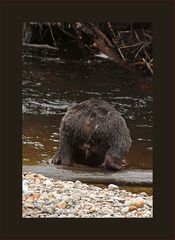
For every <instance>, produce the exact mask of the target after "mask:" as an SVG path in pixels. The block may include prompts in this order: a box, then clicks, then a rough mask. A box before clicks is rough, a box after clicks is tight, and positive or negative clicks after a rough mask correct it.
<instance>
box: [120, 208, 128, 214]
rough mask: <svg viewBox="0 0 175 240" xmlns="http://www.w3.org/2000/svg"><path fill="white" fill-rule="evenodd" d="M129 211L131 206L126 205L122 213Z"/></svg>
mask: <svg viewBox="0 0 175 240" xmlns="http://www.w3.org/2000/svg"><path fill="white" fill-rule="evenodd" d="M128 211H129V207H124V208H122V210H121V213H127V212H128Z"/></svg>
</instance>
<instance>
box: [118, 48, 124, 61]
mask: <svg viewBox="0 0 175 240" xmlns="http://www.w3.org/2000/svg"><path fill="white" fill-rule="evenodd" d="M117 49H118V51H119V53H120V56H121V57H122V59H123V61H125V62H126V58H125V57H124V55H123V53H122V51H121V49H120V48H119V47H118V48H117Z"/></svg>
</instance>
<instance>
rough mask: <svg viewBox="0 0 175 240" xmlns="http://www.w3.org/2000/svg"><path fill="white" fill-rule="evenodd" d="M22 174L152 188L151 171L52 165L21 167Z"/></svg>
mask: <svg viewBox="0 0 175 240" xmlns="http://www.w3.org/2000/svg"><path fill="white" fill-rule="evenodd" d="M23 172H32V173H40V174H43V175H44V176H46V177H50V178H53V179H58V180H66V181H76V180H80V181H82V182H86V183H94V184H99V183H101V184H108V183H115V184H117V185H119V186H121V185H125V186H145V187H147V186H152V183H153V172H152V170H141V169H137V170H135V169H130V170H123V171H120V172H109V171H106V170H102V169H97V168H88V167H81V168H77V167H63V166H53V165H46V166H40V165H33V166H27V165H24V166H23Z"/></svg>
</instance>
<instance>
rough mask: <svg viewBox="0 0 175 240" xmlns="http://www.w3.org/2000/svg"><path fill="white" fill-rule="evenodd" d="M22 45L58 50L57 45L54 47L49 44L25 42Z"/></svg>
mask: <svg viewBox="0 0 175 240" xmlns="http://www.w3.org/2000/svg"><path fill="white" fill-rule="evenodd" d="M22 46H23V47H34V48H46V49H53V50H58V48H57V47H52V46H49V45H48V44H33V43H23V44H22Z"/></svg>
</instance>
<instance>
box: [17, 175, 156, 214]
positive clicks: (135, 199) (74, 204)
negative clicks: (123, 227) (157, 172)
mask: <svg viewBox="0 0 175 240" xmlns="http://www.w3.org/2000/svg"><path fill="white" fill-rule="evenodd" d="M22 178H23V193H22V201H23V202H22V217H23V218H152V217H153V197H152V196H148V195H147V194H146V193H145V192H142V193H140V194H133V193H131V192H127V191H125V190H120V189H119V188H118V186H116V185H114V184H109V185H108V187H107V188H101V187H98V186H94V185H88V184H85V183H82V182H80V181H75V182H73V181H58V180H54V179H51V178H47V177H45V176H43V175H41V174H35V173H30V172H24V173H23V175H22Z"/></svg>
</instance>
